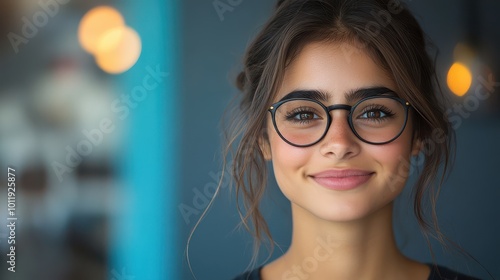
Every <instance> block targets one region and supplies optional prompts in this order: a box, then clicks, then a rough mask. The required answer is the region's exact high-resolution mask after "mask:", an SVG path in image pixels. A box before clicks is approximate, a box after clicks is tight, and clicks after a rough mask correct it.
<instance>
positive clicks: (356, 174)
mask: <svg viewBox="0 0 500 280" xmlns="http://www.w3.org/2000/svg"><path fill="white" fill-rule="evenodd" d="M374 173H375V172H370V171H364V170H357V169H343V170H328V171H324V172H320V173H316V174H313V175H310V177H311V178H312V179H313V180H314V181H316V183H318V184H320V185H322V186H323V187H325V188H328V189H332V190H339V191H343V190H350V189H354V188H356V187H358V186H360V185H362V184H364V183H366V181H368V180H370V178H371V177H372V175H373V174H374Z"/></svg>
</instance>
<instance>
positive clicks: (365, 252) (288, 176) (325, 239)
mask: <svg viewBox="0 0 500 280" xmlns="http://www.w3.org/2000/svg"><path fill="white" fill-rule="evenodd" d="M373 86H384V87H387V88H389V89H391V90H393V91H395V92H398V88H397V87H396V85H395V83H394V81H393V80H392V79H391V77H390V76H389V75H388V74H387V73H385V72H384V71H383V70H382V69H381V68H380V67H379V66H377V64H376V63H375V62H374V61H373V60H372V59H371V58H370V57H369V56H368V55H367V54H366V53H365V51H364V50H362V49H359V48H358V47H356V46H354V45H351V44H345V43H332V42H316V43H310V44H308V45H306V46H305V47H304V48H303V49H302V51H301V52H300V53H299V55H298V56H297V57H296V58H295V60H294V61H293V62H292V63H291V64H290V65H289V67H288V68H287V70H286V72H285V76H284V80H283V83H282V86H281V88H280V89H279V91H278V92H277V94H276V96H275V98H274V102H277V101H278V100H280V99H281V98H282V97H283V96H284V95H286V94H287V93H289V92H291V91H294V90H299V89H310V90H321V91H323V92H326V93H328V95H329V100H328V103H326V104H325V105H327V106H329V105H332V104H339V103H341V104H348V102H347V100H346V99H345V96H344V93H345V92H348V91H349V90H353V89H358V88H363V87H373ZM350 105H353V104H350ZM330 114H332V117H333V120H332V124H331V127H330V129H329V131H328V134H327V135H326V136H325V138H324V139H323V140H322V141H321V142H319V143H317V144H316V145H313V146H311V147H307V148H298V147H294V146H291V145H289V144H287V143H285V142H284V141H283V140H282V139H281V138H280V137H279V135H278V134H277V133H276V131H275V130H274V127H273V125H272V121H271V117H270V116H269V117H268V124H267V128H268V131H267V132H268V135H269V141H268V142H267V143H266V144H265V145H262V149H263V152H264V154H265V156H266V158H267V159H269V160H272V164H273V169H274V174H275V177H276V180H277V182H278V185H279V187H280V189H281V191H282V192H283V194H284V195H285V196H286V197H287V198H288V199H289V200H290V202H291V207H292V219H293V234H292V243H291V246H290V248H289V250H288V251H287V252H286V253H285V254H284V255H283V256H282V257H280V258H278V259H277V260H275V261H274V262H272V263H270V264H268V265H266V266H265V267H264V268H263V270H262V272H261V277H262V278H263V279H265V280H267V279H290V280H292V279H293V280H298V279H300V280H302V279H343V280H349V279H352V280H360V279H367V280H369V279H387V280H390V279H415V280H424V279H427V278H428V275H429V273H430V269H429V267H428V266H426V265H424V264H421V263H418V262H415V261H413V260H410V259H408V258H407V257H405V256H404V255H402V254H401V252H400V251H399V250H398V248H397V246H396V242H395V238H394V235H393V228H392V211H393V210H392V208H393V201H394V199H395V198H396V197H397V196H398V195H399V194H400V193H401V191H402V189H403V188H404V184H405V182H406V177H405V176H406V175H405V174H406V173H405V172H401V160H402V159H406V160H408V159H409V158H410V157H411V156H412V155H417V154H418V152H419V149H420V142H419V141H418V140H416V139H413V136H412V135H413V133H412V129H413V128H412V121H411V118H410V119H409V122H408V124H407V126H406V128H405V130H404V131H403V133H402V134H401V136H399V137H398V138H397V139H396V140H394V141H393V142H391V143H388V144H384V145H371V144H367V143H364V142H362V141H361V140H359V139H358V138H357V137H356V136H355V135H354V134H353V133H352V131H351V129H350V128H349V125H348V123H347V121H346V116H347V111H344V110H334V111H332V112H330ZM410 115H411V114H410ZM331 169H362V170H367V171H371V172H374V174H373V175H372V177H371V178H370V180H369V181H367V182H366V183H365V184H363V185H361V186H359V187H357V188H355V189H352V190H347V191H337V190H331V189H327V188H324V187H322V186H321V185H319V184H317V183H316V182H315V181H314V180H313V179H312V177H311V174H314V173H318V172H322V171H325V170H331ZM403 171H408V170H403ZM396 174H397V175H398V176H399V177H398V178H399V180H393V179H392V180H391V178H394V175H396ZM401 174H403V177H401ZM321 244H323V245H321ZM324 244H327V245H326V246H325V245H324Z"/></svg>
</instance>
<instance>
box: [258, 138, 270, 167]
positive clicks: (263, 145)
mask: <svg viewBox="0 0 500 280" xmlns="http://www.w3.org/2000/svg"><path fill="white" fill-rule="evenodd" d="M259 147H260V150H261V151H262V154H263V155H264V159H265V160H266V161H269V160H271V159H272V156H271V145H269V139H268V138H267V135H265V136H261V137H259Z"/></svg>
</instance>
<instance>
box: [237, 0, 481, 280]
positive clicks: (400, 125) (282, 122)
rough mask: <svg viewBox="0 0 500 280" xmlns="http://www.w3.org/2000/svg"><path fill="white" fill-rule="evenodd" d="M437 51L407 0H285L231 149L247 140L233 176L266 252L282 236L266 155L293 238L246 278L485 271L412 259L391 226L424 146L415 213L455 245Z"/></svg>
mask: <svg viewBox="0 0 500 280" xmlns="http://www.w3.org/2000/svg"><path fill="white" fill-rule="evenodd" d="M425 48H426V44H425V39H424V35H423V32H422V30H421V28H420V26H419V24H418V23H417V21H416V20H415V18H414V17H413V16H412V15H411V14H410V12H409V11H408V10H407V9H406V8H405V7H404V6H403V5H402V3H400V2H399V1H398V0H358V1H354V0H285V1H279V3H278V5H277V8H276V10H275V12H274V14H273V15H272V16H271V18H270V19H269V21H268V23H267V24H266V25H265V27H264V28H263V30H262V31H261V32H260V34H259V35H258V36H257V38H256V39H255V40H254V41H253V43H252V44H251V45H250V46H249V48H248V50H247V53H246V57H245V64H244V70H243V72H242V73H240V75H239V76H238V79H237V84H238V87H239V88H240V90H241V91H242V92H243V96H242V100H241V106H240V109H241V114H240V117H239V118H236V119H235V123H234V126H233V127H234V128H235V129H234V130H233V131H232V134H231V136H230V138H229V139H230V141H229V146H231V145H233V144H234V143H236V139H238V145H237V149H236V152H235V153H234V160H233V165H232V171H231V172H232V176H233V179H234V182H235V187H236V195H237V197H240V196H242V197H243V199H244V208H245V209H244V210H245V211H244V212H243V213H242V222H243V224H244V225H245V226H246V227H247V228H248V229H250V228H252V230H253V233H254V234H255V238H256V246H259V245H260V243H261V241H262V239H263V237H264V236H267V237H269V238H271V236H270V233H269V230H268V227H267V225H266V223H265V221H264V220H263V217H262V215H261V213H260V212H259V208H258V206H259V201H260V199H261V197H262V195H263V193H264V191H265V188H266V186H265V182H266V178H267V172H266V161H271V162H272V166H273V171H274V176H275V178H276V181H277V183H278V185H279V187H280V189H281V191H282V192H283V194H284V195H285V196H286V197H287V198H288V199H289V200H290V204H291V209H292V220H293V233H292V241H291V245H290V247H289V249H288V250H287V251H286V253H284V255H282V256H281V257H279V258H278V259H276V260H274V261H272V262H271V263H268V264H266V265H264V266H262V267H259V268H257V269H255V270H253V271H250V272H247V273H245V274H243V275H240V276H239V277H237V278H236V279H264V280H277V279H290V280H299V279H300V280H303V279H342V280H349V279H352V280H359V279H384V280H391V279H394V280H401V279H410V280H424V279H433V280H434V279H474V278H471V277H468V276H465V275H462V274H459V273H457V272H454V271H451V270H449V269H447V268H444V267H441V266H438V265H431V264H423V263H419V262H416V261H414V260H412V259H410V258H408V257H406V256H404V255H403V254H402V253H401V252H400V251H399V249H398V248H397V246H396V242H395V238H394V234H393V228H392V211H393V202H394V199H395V198H396V197H397V196H398V195H399V194H400V193H401V191H402V189H403V188H404V187H405V183H406V180H407V177H408V175H409V171H410V169H409V166H410V164H409V163H410V160H411V158H412V157H414V156H417V155H419V154H420V156H421V157H423V159H424V160H423V161H419V164H420V165H419V167H420V169H421V172H420V177H419V178H418V180H417V182H416V184H415V185H414V186H408V187H412V188H413V190H414V194H415V204H414V211H415V214H416V218H417V219H418V222H419V224H420V225H421V227H422V229H423V232H424V234H425V235H426V236H427V235H429V234H432V235H433V236H436V237H437V238H438V239H439V240H441V241H443V240H444V237H443V236H442V235H441V233H440V232H439V229H438V228H437V226H435V225H437V221H436V218H435V211H434V207H435V205H434V202H435V196H436V194H437V192H438V191H439V187H440V183H441V179H442V176H444V173H446V171H447V169H448V168H449V167H448V162H449V161H450V157H451V155H452V154H453V152H452V139H453V131H452V129H451V128H450V125H449V123H448V121H447V120H446V118H445V117H443V116H444V113H443V106H442V105H441V103H442V102H441V98H438V97H439V96H438V95H437V93H439V91H436V90H435V89H436V88H438V86H437V84H436V81H435V76H434V69H433V68H434V66H433V63H432V62H431V60H430V59H429V56H428V55H427V53H426V50H425ZM441 164H443V166H442V167H444V168H443V169H444V172H443V174H438V170H439V168H440V166H441ZM439 175H441V176H439ZM438 177H439V178H438ZM435 179H438V180H437V183H435V182H434V181H436V180H435ZM427 202H430V204H429V203H427ZM424 205H431V209H430V210H431V211H430V219H429V215H426V214H425V213H427V210H426V209H424ZM431 225H432V226H431ZM434 226H435V227H434Z"/></svg>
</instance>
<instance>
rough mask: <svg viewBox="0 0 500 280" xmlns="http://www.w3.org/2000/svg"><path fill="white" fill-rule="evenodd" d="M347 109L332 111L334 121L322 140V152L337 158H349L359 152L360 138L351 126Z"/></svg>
mask: <svg viewBox="0 0 500 280" xmlns="http://www.w3.org/2000/svg"><path fill="white" fill-rule="evenodd" d="M348 114H349V111H347V110H334V111H330V115H331V117H332V122H331V123H330V128H329V129H328V132H327V134H326V135H325V138H323V140H321V142H320V152H321V154H323V155H324V156H327V157H334V158H336V159H348V158H351V157H354V156H356V155H357V154H359V151H360V145H359V141H358V138H357V137H356V135H354V133H353V131H352V130H351V127H350V126H349V123H348V120H347V116H348Z"/></svg>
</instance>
